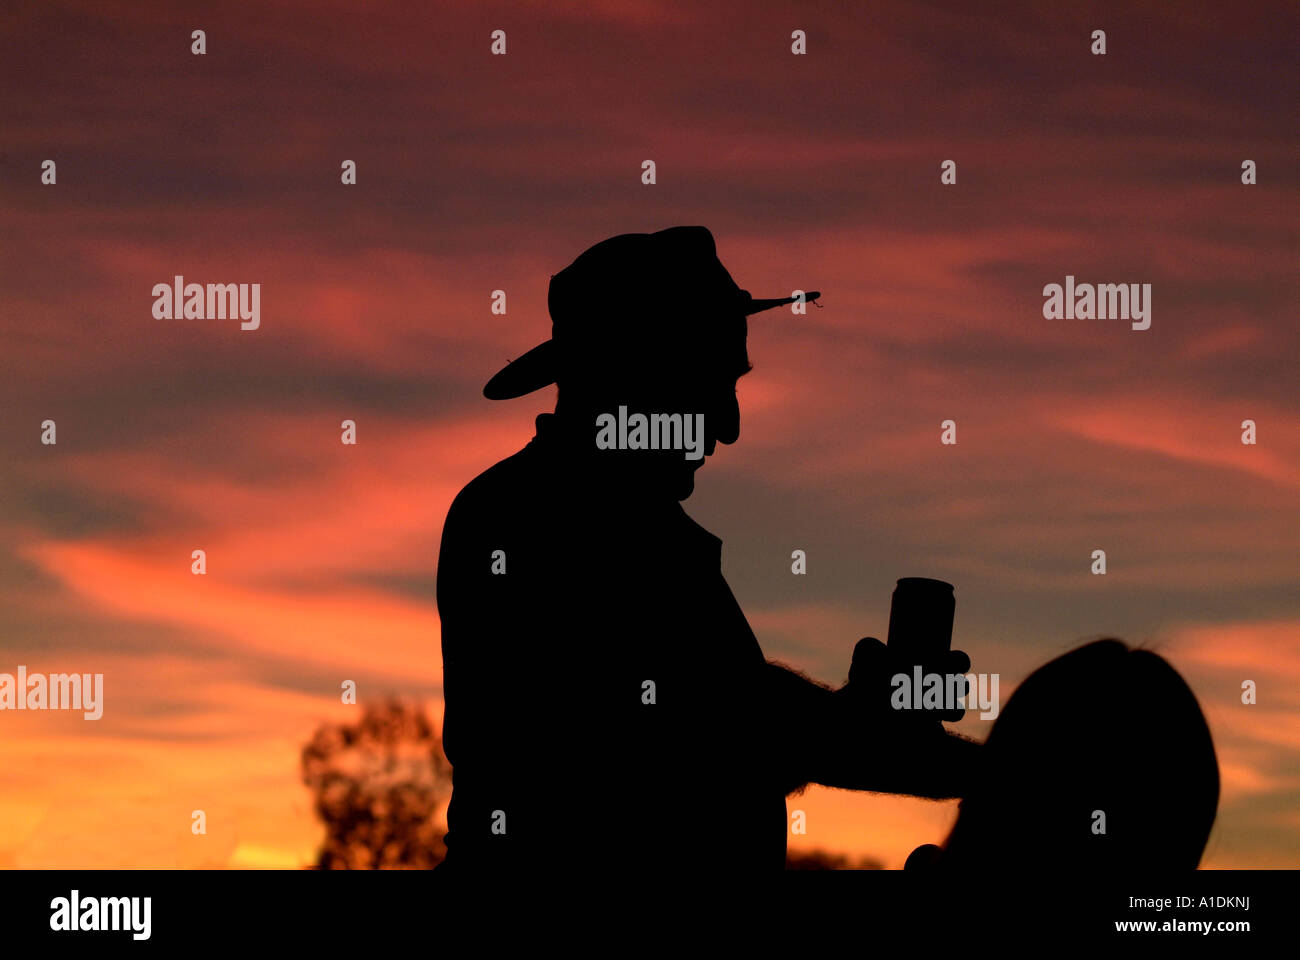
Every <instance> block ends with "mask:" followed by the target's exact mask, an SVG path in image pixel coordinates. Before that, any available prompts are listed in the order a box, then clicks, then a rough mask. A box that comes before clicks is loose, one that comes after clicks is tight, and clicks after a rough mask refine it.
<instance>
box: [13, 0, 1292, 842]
mask: <svg viewBox="0 0 1300 960" xmlns="http://www.w3.org/2000/svg"><path fill="white" fill-rule="evenodd" d="M974 6H976V5H973V4H968V3H953V4H943V3H907V4H895V3H882V4H870V5H852V4H846V3H843V2H826V3H804V2H799V3H794V2H791V3H766V2H746V3H739V2H737V3H707V4H705V3H686V2H683V3H652V2H649V0H548V2H547V3H545V4H524V3H518V4H512V5H498V4H487V3H483V4H479V3H474V4H464V3H456V4H452V3H418V4H417V3H403V4H370V5H358V4H344V3H335V2H325V0H312V2H310V3H308V2H275V3H268V4H257V5H253V4H220V5H218V4H213V5H194V6H183V7H181V6H177V5H173V4H161V3H159V4H153V3H120V4H115V3H107V2H93V3H92V2H86V3H79V2H21V0H20V2H18V3H16V4H6V5H5V8H4V10H3V12H0V337H2V338H3V340H2V347H3V348H2V349H0V625H2V626H3V629H2V630H0V672H8V673H13V672H15V670H16V669H17V666H18V665H19V664H24V665H26V667H27V669H28V670H29V671H30V672H41V673H56V672H64V671H76V672H102V673H103V674H104V677H105V679H104V683H105V688H106V692H105V707H104V716H103V718H102V719H101V720H98V721H86V720H83V719H82V718H81V715H80V714H79V713H76V714H69V713H57V712H22V713H11V712H8V711H6V712H4V713H0V867H153V866H159V867H167V866H186V867H198V866H210V867H219V866H234V867H262V866H265V867H298V866H303V865H305V864H307V863H309V862H310V861H311V860H312V859H313V857H314V854H315V850H316V846H317V844H318V843H319V841H320V838H321V836H322V835H323V828H322V827H321V826H320V824H319V823H318V822H316V821H315V820H314V819H313V816H312V811H311V806H310V797H309V795H308V793H307V791H306V790H305V788H304V787H303V786H302V785H301V784H300V782H299V774H298V754H299V751H300V749H301V747H302V745H303V744H304V743H305V742H306V741H307V740H308V739H309V738H310V737H311V735H312V733H313V731H314V730H315V729H316V727H317V726H318V725H319V724H320V723H322V722H326V721H331V722H335V721H343V720H348V719H351V718H354V717H355V716H356V710H357V708H356V707H349V706H344V705H342V704H340V703H339V687H340V684H341V683H342V681H344V680H349V679H350V680H355V681H356V683H357V685H358V692H359V695H360V697H361V698H362V699H363V700H367V699H369V698H377V697H380V696H382V695H386V694H390V693H391V694H401V695H406V696H411V697H419V698H423V699H424V700H425V701H426V702H427V703H428V704H429V707H430V711H431V713H432V715H433V716H434V717H435V718H437V720H438V722H439V725H440V724H441V663H440V654H439V622H438V614H437V609H436V606H435V603H434V575H435V571H436V568H437V561H438V543H439V538H440V535H441V528H442V521H443V518H444V516H445V514H446V510H447V507H448V505H449V504H450V502H451V499H452V497H453V496H454V495H455V493H456V492H457V491H458V490H459V489H460V487H461V486H463V485H464V484H465V483H466V482H467V481H469V480H470V479H471V478H472V477H474V476H475V475H476V474H477V473H479V472H480V471H482V470H483V469H485V468H486V467H488V466H490V465H491V464H492V463H494V462H496V461H497V460H499V459H501V458H502V457H504V456H507V455H509V454H510V453H513V452H514V451H515V450H517V449H519V448H520V447H521V446H522V445H523V444H524V443H525V442H527V440H528V439H529V438H530V437H531V436H532V432H533V417H534V416H535V415H536V414H537V413H539V412H541V411H543V410H546V409H549V408H550V406H551V405H552V404H553V402H554V391H553V390H547V391H540V392H538V393H537V394H534V395H531V396H529V397H526V398H523V399H519V400H514V401H509V402H503V403H492V402H489V401H487V400H485V399H483V397H482V394H481V389H482V386H483V383H484V382H485V381H486V379H487V378H488V377H489V376H490V375H491V374H492V373H494V372H495V371H496V370H497V369H498V368H499V367H500V366H501V365H502V364H503V363H504V362H505V361H506V360H507V359H510V358H513V357H517V356H519V355H520V354H521V353H522V352H524V351H525V350H526V349H528V348H529V347H531V346H533V345H534V344H535V343H537V342H539V341H540V340H543V339H545V338H546V337H547V336H548V335H549V332H550V322H549V319H548V316H547V313H546V289H547V282H548V279H549V277H550V275H551V274H553V273H556V272H557V271H558V270H560V269H561V268H562V267H564V266H566V265H567V264H568V263H569V262H570V261H571V260H572V259H573V258H574V257H575V256H576V255H577V254H578V253H580V252H581V251H582V250H583V249H585V248H586V247H588V246H590V245H591V244H592V243H595V242H596V241H598V240H601V239H603V238H605V237H607V236H610V235H613V234H617V233H625V232H633V231H651V230H657V229H661V228H663V227H667V226H671V225H674V224H704V225H706V226H708V227H709V228H710V229H711V230H712V231H713V233H714V235H715V237H716V239H717V243H718V249H719V254H720V256H721V258H722V259H723V261H724V263H725V264H726V265H727V267H728V268H729V270H730V271H731V273H732V275H733V276H734V277H735V279H736V280H737V282H738V283H739V284H740V286H742V287H744V288H746V289H748V290H750V291H752V292H753V293H754V294H755V296H783V295H787V294H788V293H789V292H790V291H791V290H793V289H795V288H802V289H809V290H811V289H817V290H820V291H822V295H823V296H822V303H823V304H824V306H823V308H822V309H812V308H810V309H809V310H808V313H807V316H803V317H796V316H792V315H790V313H789V312H788V311H772V312H771V313H769V314H763V315H760V316H757V317H754V318H753V319H752V320H751V323H750V337H749V352H750V358H751V360H752V361H753V363H754V372H753V373H752V374H751V375H749V376H748V377H746V378H745V379H744V380H742V381H741V384H740V400H741V409H742V430H741V438H740V442H739V443H738V444H736V445H735V446H731V447H722V448H719V451H718V453H717V454H716V455H715V456H714V457H713V458H711V460H710V462H709V463H708V465H707V466H706V467H705V469H704V470H703V471H702V473H701V474H700V475H699V477H698V481H697V490H696V494H695V496H693V497H692V498H691V499H690V500H689V501H688V502H687V504H686V507H687V510H688V512H690V513H691V515H692V516H693V517H695V519H697V520H698V521H699V522H700V523H701V524H703V525H704V526H705V527H706V528H708V529H709V530H711V531H713V532H714V533H716V534H717V535H718V536H720V537H721V538H722V539H723V542H724V548H723V565H724V571H725V572H726V574H727V577H728V579H729V581H730V583H731V586H732V589H733V591H734V592H735V594H736V596H737V598H738V599H739V601H740V603H741V606H742V607H743V608H744V610H745V612H746V613H747V615H748V617H749V620H750V623H751V625H752V626H753V628H754V631H755V633H756V634H757V635H758V638H759V640H760V642H761V643H762V645H763V648H764V650H765V652H766V653H767V654H768V656H769V657H773V658H776V659H780V660H782V661H784V662H786V663H789V664H792V665H794V666H796V667H798V668H799V669H802V670H804V671H806V672H808V673H809V674H810V675H812V676H814V677H816V678H818V679H820V680H823V681H825V682H827V683H834V684H838V683H841V682H843V680H844V678H845V675H846V673H847V670H848V664H849V658H850V656H851V651H852V648H853V644H854V642H855V641H856V640H857V639H858V638H859V637H862V636H867V635H874V636H879V637H881V638H883V637H884V636H885V630H886V624H887V618H888V609H889V600H890V592H891V590H892V588H893V584H894V581H895V579H897V578H898V577H903V576H932V577H939V578H942V579H945V580H949V581H951V582H952V583H954V584H955V586H956V595H957V617H956V630H955V637H954V643H955V645H956V646H960V647H961V648H963V649H965V650H966V651H968V652H969V653H970V655H971V657H972V660H973V661H974V667H973V669H975V670H977V671H980V672H986V673H999V674H1001V677H1002V684H1001V692H1002V696H1003V700H1004V702H1005V699H1006V698H1007V696H1008V695H1009V694H1010V692H1011V690H1012V689H1013V687H1014V685H1015V683H1017V682H1018V681H1019V680H1020V679H1022V678H1023V677H1024V676H1025V675H1026V674H1027V673H1028V672H1029V671H1030V670H1032V669H1033V668H1034V667H1036V666H1038V665H1040V664H1042V663H1044V662H1046V661H1047V660H1049V659H1051V658H1052V657H1054V656H1056V655H1057V654H1059V653H1062V652H1064V651H1065V650H1068V649H1070V648H1072V647H1074V646H1076V645H1078V644H1079V643H1081V642H1083V641H1085V640H1087V639H1091V638H1094V637H1097V636H1102V635H1112V636H1118V637H1121V638H1123V639H1125V640H1128V641H1130V642H1133V643H1140V644H1143V645H1147V646H1150V647H1153V648H1154V649H1156V650H1158V651H1159V652H1161V653H1162V654H1164V655H1165V656H1166V657H1167V658H1169V660H1170V661H1171V662H1172V663H1173V664H1174V666H1175V667H1176V668H1178V669H1179V670H1180V671H1181V672H1182V673H1183V675H1184V676H1185V677H1186V678H1187V680H1188V682H1189V683H1190V684H1191V686H1192V688H1193V689H1194V691H1195V692H1196V694H1197V695H1198V697H1199V698H1200V700H1201V703H1202V706H1203V708H1204V710H1205V712H1206V715H1207V717H1208V718H1209V721H1210V725H1211V729H1212V731H1213V733H1214V736H1215V740H1216V744H1217V747H1218V751H1219V761H1220V766H1221V771H1222V777H1223V794H1222V801H1221V805H1220V813H1219V821H1218V825H1217V826H1216V829H1215V832H1214V834H1213V835H1212V837H1211V841H1210V845H1209V848H1208V850H1207V853H1206V858H1205V861H1204V862H1205V864H1206V865H1207V866H1212V867H1283V866H1285V867H1297V866H1300V589H1298V586H1300V550H1298V549H1297V532H1298V531H1300V390H1297V383H1298V382H1300V377H1298V376H1297V358H1298V357H1300V332H1297V324H1296V304H1297V294H1298V293H1300V270H1298V269H1297V257H1296V251H1297V239H1298V237H1297V226H1296V225H1297V222H1298V220H1300V218H1298V214H1300V203H1298V202H1297V201H1298V200H1300V190H1298V189H1297V184H1298V183H1300V152H1297V149H1296V148H1297V142H1296V117H1297V106H1300V104H1298V103H1297V90H1298V89H1300V85H1298V84H1297V82H1296V67H1295V50H1296V42H1297V39H1298V38H1300V29H1298V27H1300V14H1298V13H1297V10H1298V8H1297V7H1296V5H1294V4H1291V3H1281V2H1279V3H1261V4H1250V5H1241V4H1221V3H1219V4H1203V3H1196V2H1180V3H1178V4H1168V3H1163V2H1161V3H1155V2H1148V3H1143V2H1137V3H1133V2H1130V3H1124V4H1114V5H1105V4H1100V5H1099V4H1071V5H1068V6H1066V5H1061V4H1042V3H1032V2H1026V3H998V4H988V5H986V6H987V7H988V8H989V9H988V11H987V12H984V13H974V12H970V8H972V7H974ZM195 29H202V30H204V31H206V37H207V53H206V54H205V55H203V56H195V55H193V54H191V52H190V45H191V39H190V34H191V31H193V30H195ZM495 29H503V30H505V31H506V33H507V37H508V52H507V55H506V56H492V55H490V53H489V46H490V34H491V32H492V31H493V30H495ZM796 29H802V30H804V31H806V33H807V37H808V41H807V42H808V53H807V55H805V56H794V55H792V54H791V51H790V43H791V40H790V36H791V32H792V31H793V30H796ZM1095 29H1103V30H1105V31H1106V35H1107V53H1106V55H1105V56H1094V55H1092V54H1091V53H1090V52H1089V46H1090V43H1091V40H1090V34H1091V33H1092V31H1093V30H1095ZM46 159H52V160H54V161H56V163H57V184H56V185H53V186H46V185H42V184H41V182H40V174H41V163H42V161H44V160H46ZM647 159H652V160H654V161H655V163H656V165H657V181H658V182H657V183H656V184H654V185H653V186H647V185H643V184H642V182H641V164H642V162H643V161H644V160H647ZM949 159H951V160H954V161H956V163H957V183H956V184H955V185H952V186H944V185H941V184H940V180H939V172H940V163H941V162H943V161H944V160H949ZM1247 159H1250V160H1253V161H1255V163H1256V164H1257V168H1258V184H1257V185H1254V186H1245V185H1243V184H1242V183H1241V164H1242V162H1243V161H1244V160H1247ZM344 160H354V161H355V162H356V164H357V184H356V185H355V186H344V185H342V184H341V183H340V164H341V163H342V162H343V161H344ZM177 274H180V275H183V276H184V277H185V278H186V279H187V281H195V282H200V283H208V282H220V283H228V282H229V283H235V282H258V283H260V284H261V285H262V300H261V328H260V329H259V330H256V331H247V332H245V331H241V330H240V328H239V322H238V321H237V320H156V319H154V317H153V315H152V312H151V311H152V304H153V297H152V295H151V290H152V287H153V286H154V284H156V283H160V282H161V283H169V282H171V280H172V278H173V277H174V276H175V275H177ZM1067 275H1073V276H1074V277H1075V278H1076V279H1077V280H1078V281H1079V282H1094V283H1150V284H1152V287H1153V294H1152V308H1153V310H1152V323H1151V328H1150V329H1149V330H1146V331H1134V330H1132V329H1130V325H1129V323H1128V322H1127V321H1123V320H1045V319H1044V318H1043V314H1042V306H1043V293H1042V291H1043V287H1044V285H1046V284H1049V283H1063V282H1064V280H1065V277H1066V276H1067ZM496 289H503V290H505V291H506V292H507V297H508V312H507V314H506V315H505V316H497V315H493V314H492V313H491V312H490V295H491V292H492V291H493V290H496ZM611 310H616V305H611ZM46 419H53V420H54V421H56V423H57V438H58V442H57V444H56V445H54V446H47V445H42V443H41V442H40V436H41V426H40V425H41V423H42V421H44V420H46ZM344 419H353V420H355V421H356V423H357V435H358V443H357V445H356V446H345V445H343V444H341V443H340V429H339V425H340V422H341V421H342V420H344ZM945 419H953V420H955V421H956V422H957V425H958V427H957V431H958V443H957V444H956V445H955V446H942V445H940V443H939V436H940V423H941V422H942V421H943V420H945ZM1245 419H1253V420H1254V421H1256V423H1257V429H1258V444H1257V445H1255V446H1246V445H1243V444H1242V443H1241V422H1242V421H1243V420H1245ZM796 548H797V549H803V550H805V551H806V552H807V557H808V573H807V575H806V576H802V577H799V576H793V575H791V572H790V554H791V551H792V550H794V549H796ZM195 549H203V550H205V551H206V552H207V557H208V573H207V575H206V576H203V577H199V576H193V575H192V574H191V573H190V563H191V559H190V556H191V551H193V550H195ZM1096 549H1104V550H1105V551H1106V554H1107V564H1108V573H1107V574H1106V575H1105V576H1094V575H1092V574H1091V573H1090V565H1091V553H1092V551H1093V550H1096ZM611 642H616V641H615V640H614V639H612V640H611ZM1247 679H1249V680H1254V681H1255V682H1256V683H1257V685H1258V703H1257V704H1255V705H1253V706H1246V705H1243V704H1242V703H1241V701H1240V690H1241V684H1242V681H1243V680H1247ZM1068 708H1069V709H1072V710H1084V711H1101V710H1104V709H1105V704H1104V703H1097V702H1094V701H1092V700H1090V699H1089V692H1088V691H1086V690H1080V691H1079V699H1078V701H1077V702H1075V703H1073V704H1070V705H1068ZM956 729H957V730H959V731H962V732H965V733H968V734H970V735H972V736H977V737H982V736H984V735H985V734H986V733H987V730H988V724H987V723H985V722H981V721H979V720H978V719H975V718H973V717H971V718H968V719H966V720H964V721H962V723H960V724H959V725H957V726H956ZM1159 746H1160V745H1159V744H1158V743H1146V742H1144V741H1142V740H1141V739H1140V737H1139V738H1137V739H1136V742H1135V744H1134V749H1151V750H1158V749H1159ZM682 802H683V804H684V805H688V804H689V803H690V796H689V794H684V795H683V798H682ZM789 806H790V807H791V809H795V808H798V809H803V810H805V811H806V812H807V824H808V834H807V836H800V837H794V838H792V841H791V845H792V847H794V848H800V847H803V848H811V847H820V848H823V849H830V850H836V851H844V852H847V853H850V854H852V855H854V856H872V857H875V858H877V859H878V860H880V861H882V862H883V863H884V864H885V865H886V866H890V867H898V866H901V864H902V862H903V860H904V859H905V857H906V855H907V853H908V852H909V851H910V850H911V849H912V848H913V847H914V846H916V845H917V844H920V843H926V842H939V841H941V840H942V838H943V836H944V835H945V833H946V830H947V828H948V826H949V825H950V824H951V821H952V818H953V815H954V810H955V808H954V806H953V805H952V804H935V803H928V802H924V801H919V800H907V799H898V798H888V797H878V796H867V795H861V794H852V793H848V792H842V791H832V790H827V789H820V788H815V789H812V790H810V791H809V792H808V793H807V794H805V795H804V796H802V797H798V798H792V799H791V800H790V802H789ZM195 809H203V810H205V811H206V813H207V824H208V834H207V836H204V837H195V836H193V835H191V832H190V814H191V811H192V810H195ZM700 843H701V839H700V838H699V837H693V836H692V837H683V845H684V846H687V845H690V846H694V845H699V844H700Z"/></svg>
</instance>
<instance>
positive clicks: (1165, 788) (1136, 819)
mask: <svg viewBox="0 0 1300 960" xmlns="http://www.w3.org/2000/svg"><path fill="white" fill-rule="evenodd" d="M982 752H983V758H982V760H981V762H980V772H979V774H978V775H977V778H976V781H975V785H974V787H973V789H972V790H971V791H970V793H969V795H968V796H967V798H966V799H965V800H963V801H962V804H961V812H960V815H959V816H958V818H957V823H956V824H955V825H954V827H953V830H952V833H951V835H950V836H949V838H948V842H947V844H946V849H945V851H944V854H943V856H942V858H941V861H940V862H941V863H942V864H943V865H944V866H945V867H962V868H964V867H965V866H966V865H967V864H968V863H972V862H984V863H985V864H986V865H993V864H998V863H1002V864H1004V865H1005V866H1006V867H1007V868H1008V869H1011V870H1016V869H1018V868H1019V867H1021V866H1022V865H1031V866H1033V865H1037V866H1040V867H1041V866H1045V865H1048V864H1049V863H1050V865H1051V866H1053V867H1054V868H1057V869H1064V870H1070V869H1099V870H1108V871H1109V870H1114V869H1116V868H1123V867H1127V866H1132V867H1150V868H1170V869H1193V868H1195V867H1196V866H1197V865H1198V864H1199V863H1200V859H1201V854H1202V853H1203V852H1204V850H1205V844H1206V841H1207V840H1208V839H1209V835H1210V829H1211V827H1213V825H1214V817H1215V813H1216V811H1217V808H1218V803H1219V768H1218V762H1217V760H1216V757H1215V752H1214V741H1213V740H1212V739H1211V737H1210V730H1209V727H1208V726H1207V725H1206V722H1205V716H1204V714H1202V712H1201V708H1200V705H1199V704H1198V703H1197V701H1196V696H1195V695H1194V694H1193V693H1192V691H1191V689H1190V688H1189V687H1188V686H1187V684H1186V683H1185V682H1184V681H1183V678H1182V677H1181V676H1179V675H1178V672H1177V671H1176V670H1174V668H1173V667H1171V666H1170V665H1169V663H1168V662H1167V661H1166V660H1165V659H1164V658H1163V657H1161V656H1160V655H1158V654H1156V653H1153V652H1151V651H1149V650H1137V649H1131V648H1130V647H1128V646H1127V645H1126V644H1124V643H1123V642H1121V641H1119V640H1113V639H1107V640H1098V641H1096V642H1093V643H1089V644H1086V645H1085V646H1082V647H1079V648H1078V649H1076V650H1072V651H1070V652H1069V653H1067V654H1064V655H1063V656H1060V657H1057V658H1056V659H1055V660H1053V661H1051V662H1050V663H1047V664H1045V665H1044V666H1042V667H1040V668H1039V669H1038V670H1035V671H1034V672H1033V673H1032V674H1031V675H1030V676H1029V677H1028V678H1027V679H1026V680H1025V681H1024V682H1023V683H1022V684H1021V685H1020V686H1019V687H1018V688H1017V689H1016V691H1015V693H1014V694H1013V695H1012V696H1011V698H1010V699H1009V700H1008V701H1007V704H1006V706H1005V707H1004V708H1003V710H1002V712H1001V715H1000V716H999V717H998V720H997V722H996V723H995V724H994V726H993V730H992V732H991V733H990V734H989V738H988V741H987V743H986V744H985V746H984V748H983V751H982ZM1103 816H1104V831H1105V832H1104V833H1103V832H1101V829H1102V827H1103V821H1102V819H1101V818H1102V817H1103ZM986 858H987V859H986Z"/></svg>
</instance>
